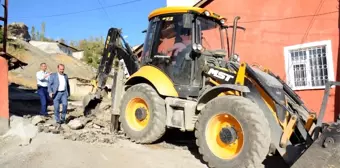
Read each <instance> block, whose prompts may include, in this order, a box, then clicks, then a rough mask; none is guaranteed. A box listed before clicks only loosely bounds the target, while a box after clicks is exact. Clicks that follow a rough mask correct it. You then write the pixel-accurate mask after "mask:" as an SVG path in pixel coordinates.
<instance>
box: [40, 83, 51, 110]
mask: <svg viewBox="0 0 340 168" xmlns="http://www.w3.org/2000/svg"><path fill="white" fill-rule="evenodd" d="M38 95H39V97H40V104H41V109H40V115H44V116H47V115H48V113H47V106H48V101H49V95H48V92H47V87H43V86H38Z"/></svg>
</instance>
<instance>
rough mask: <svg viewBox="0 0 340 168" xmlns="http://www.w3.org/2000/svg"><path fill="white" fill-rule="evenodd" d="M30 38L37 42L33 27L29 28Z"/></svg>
mask: <svg viewBox="0 0 340 168" xmlns="http://www.w3.org/2000/svg"><path fill="white" fill-rule="evenodd" d="M31 38H32V40H37V34H36V32H35V27H34V26H32V28H31Z"/></svg>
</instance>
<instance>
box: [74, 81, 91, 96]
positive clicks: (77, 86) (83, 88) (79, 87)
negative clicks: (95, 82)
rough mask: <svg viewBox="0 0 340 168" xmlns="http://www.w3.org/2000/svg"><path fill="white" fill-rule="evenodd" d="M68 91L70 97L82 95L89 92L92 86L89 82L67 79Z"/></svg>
mask: <svg viewBox="0 0 340 168" xmlns="http://www.w3.org/2000/svg"><path fill="white" fill-rule="evenodd" d="M69 83H70V92H71V96H72V97H83V96H85V95H87V94H88V93H89V92H91V89H92V86H91V85H89V84H84V83H81V82H80V81H79V80H77V79H76V78H71V79H69Z"/></svg>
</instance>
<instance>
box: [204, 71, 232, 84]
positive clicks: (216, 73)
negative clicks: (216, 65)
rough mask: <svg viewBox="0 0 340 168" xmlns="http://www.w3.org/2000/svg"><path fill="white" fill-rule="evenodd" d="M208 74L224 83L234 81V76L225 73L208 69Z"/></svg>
mask: <svg viewBox="0 0 340 168" xmlns="http://www.w3.org/2000/svg"><path fill="white" fill-rule="evenodd" d="M208 74H209V75H213V76H215V77H216V78H219V79H222V80H225V81H227V82H228V81H229V80H230V79H234V76H232V75H229V74H227V73H225V72H222V71H219V70H217V69H213V68H210V69H209V71H208Z"/></svg>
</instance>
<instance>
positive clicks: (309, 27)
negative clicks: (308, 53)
mask: <svg viewBox="0 0 340 168" xmlns="http://www.w3.org/2000/svg"><path fill="white" fill-rule="evenodd" d="M324 2H325V0H321V1H320V3H319V6H318V8H317V9H316V11H315V12H314V16H313V18H312V20H311V21H310V22H309V25H308V27H307V30H306V32H305V34H304V36H303V37H302V39H301V45H302V43H303V42H304V41H305V40H306V38H307V36H308V34H309V31H310V29H311V28H312V26H313V23H314V21H315V16H316V15H317V14H318V13H319V12H320V9H321V7H322V5H323V3H324Z"/></svg>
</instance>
